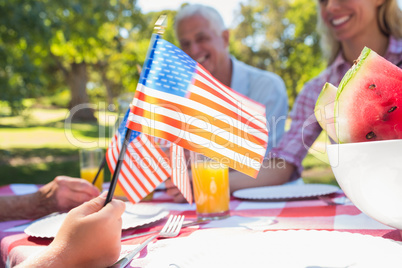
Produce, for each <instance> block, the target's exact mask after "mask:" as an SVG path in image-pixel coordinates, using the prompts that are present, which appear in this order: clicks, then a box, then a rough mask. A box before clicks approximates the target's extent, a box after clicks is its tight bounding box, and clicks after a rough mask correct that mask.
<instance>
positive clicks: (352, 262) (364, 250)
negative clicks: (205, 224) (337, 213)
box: [131, 228, 402, 268]
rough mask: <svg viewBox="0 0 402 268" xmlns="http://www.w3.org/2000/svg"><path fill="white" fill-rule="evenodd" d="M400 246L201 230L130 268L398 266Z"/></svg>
mask: <svg viewBox="0 0 402 268" xmlns="http://www.w3.org/2000/svg"><path fill="white" fill-rule="evenodd" d="M401 256H402V244H401V243H399V242H395V241H393V240H391V239H385V238H382V237H373V236H370V235H362V234H356V233H348V232H338V231H316V230H288V231H267V232H255V231H250V230H244V229H238V228H226V229H202V230H198V231H195V232H194V233H192V234H191V235H189V236H187V237H179V238H172V239H165V240H159V241H157V242H155V243H153V244H151V245H149V246H148V249H147V254H146V255H145V256H144V257H137V258H136V259H134V260H133V262H132V263H131V266H132V267H148V268H152V267H158V268H159V267H193V268H198V267H213V268H214V267H275V268H278V267H279V268H281V267H296V268H319V267H321V268H324V267H327V268H329V267H333V268H335V267H339V268H340V267H353V268H357V267H364V268H368V267H369V268H370V267H375V268H378V267H402V258H401Z"/></svg>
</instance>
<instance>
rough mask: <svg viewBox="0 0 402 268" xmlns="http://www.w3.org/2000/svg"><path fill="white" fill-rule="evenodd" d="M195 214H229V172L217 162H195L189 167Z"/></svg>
mask: <svg viewBox="0 0 402 268" xmlns="http://www.w3.org/2000/svg"><path fill="white" fill-rule="evenodd" d="M191 172H192V175H193V186H194V198H195V204H196V210H197V214H199V215H200V216H201V217H203V216H206V217H208V214H211V215H212V214H216V215H217V216H218V214H219V213H224V214H225V215H228V214H229V200H230V192H229V171H228V167H226V166H224V165H221V164H219V163H217V162H209V161H205V162H195V163H192V165H191Z"/></svg>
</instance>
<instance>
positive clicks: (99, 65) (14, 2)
mask: <svg viewBox="0 0 402 268" xmlns="http://www.w3.org/2000/svg"><path fill="white" fill-rule="evenodd" d="M0 25H1V26H0V61H1V62H2V63H4V64H2V65H1V66H0V87H1V88H4V89H6V90H2V91H1V92H0V97H1V99H2V100H6V101H8V103H9V105H10V107H11V108H12V111H13V113H14V114H15V113H16V112H18V111H19V110H21V109H22V108H23V105H22V104H21V101H22V99H23V98H26V97H38V96H44V95H47V94H49V93H53V92H54V91H55V89H57V88H59V87H65V86H69V87H70V90H71V98H72V101H73V102H74V101H75V102H77V103H73V104H74V105H75V104H79V102H80V101H81V102H82V101H84V102H85V101H87V100H86V98H85V95H86V92H85V91H86V87H85V84H86V83H87V81H86V77H87V76H86V74H85V73H82V72H86V71H87V70H88V68H87V67H86V66H85V65H88V66H92V67H93V69H92V71H96V72H99V73H100V75H98V76H94V77H96V78H98V79H99V80H98V81H94V82H95V83H99V84H102V85H105V87H106V88H107V89H108V90H109V89H110V90H109V91H108V92H107V93H108V94H106V93H105V92H104V93H103V94H102V95H103V97H105V96H106V95H108V97H110V98H113V97H114V96H116V95H118V94H119V93H120V92H123V91H125V90H126V88H131V89H132V88H134V86H133V85H134V84H135V82H136V79H138V73H137V68H136V64H138V63H139V60H138V57H137V56H136V55H137V54H136V51H133V50H125V48H126V46H125V41H126V39H127V37H125V36H122V34H124V33H126V32H127V33H129V32H131V31H133V30H134V31H141V30H143V29H144V28H145V26H144V23H143V21H142V16H141V14H140V12H139V9H138V8H137V7H136V1H129V0H121V1H79V0H68V1H67V0H60V1H48V0H39V1H38V0H36V1H34V0H26V1H22V0H0ZM127 59H130V60H127ZM77 66H82V68H79V69H74V67H77ZM77 70H78V71H77ZM74 72H75V73H74ZM78 72H81V73H78ZM77 77H80V78H81V80H79V79H77ZM123 78H124V79H123ZM133 79H134V80H135V82H133ZM80 83H81V85H80ZM111 88H112V89H111ZM109 93H110V94H109Z"/></svg>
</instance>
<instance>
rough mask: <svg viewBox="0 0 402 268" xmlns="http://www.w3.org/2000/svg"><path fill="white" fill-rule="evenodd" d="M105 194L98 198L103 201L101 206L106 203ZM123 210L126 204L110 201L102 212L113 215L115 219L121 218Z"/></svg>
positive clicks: (114, 200)
mask: <svg viewBox="0 0 402 268" xmlns="http://www.w3.org/2000/svg"><path fill="white" fill-rule="evenodd" d="M105 193H106V194H104V193H103V194H102V195H100V198H102V199H103V204H104V203H105V201H106V195H107V192H105ZM125 209H126V203H124V202H123V201H121V200H118V199H112V200H111V201H110V202H109V203H107V204H106V206H105V207H104V209H103V211H104V212H105V213H106V214H107V215H114V216H115V217H121V215H122V214H123V212H124V210H125Z"/></svg>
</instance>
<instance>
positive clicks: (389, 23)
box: [317, 0, 402, 65]
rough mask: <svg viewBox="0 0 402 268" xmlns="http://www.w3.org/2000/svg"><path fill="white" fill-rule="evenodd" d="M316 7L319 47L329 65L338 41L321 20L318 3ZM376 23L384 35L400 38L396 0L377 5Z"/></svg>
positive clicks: (401, 21) (401, 12) (401, 23)
mask: <svg viewBox="0 0 402 268" xmlns="http://www.w3.org/2000/svg"><path fill="white" fill-rule="evenodd" d="M317 7H318V11H317V14H318V20H317V31H318V32H319V33H320V35H321V40H320V42H321V49H322V52H323V54H324V56H325V57H326V58H327V59H328V65H330V64H331V63H332V62H333V61H334V60H335V58H336V56H337V55H338V52H339V49H340V43H339V41H338V40H336V38H335V37H334V36H333V35H332V33H331V31H330V30H329V29H328V27H327V26H326V25H325V23H324V22H323V21H322V18H321V16H320V6H319V4H318V5H317ZM378 24H379V25H380V29H381V31H382V32H383V33H385V34H386V35H392V36H393V37H395V38H402V10H401V8H400V7H399V6H398V3H397V1H396V0H385V1H384V4H382V5H381V6H380V7H379V9H378Z"/></svg>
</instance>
